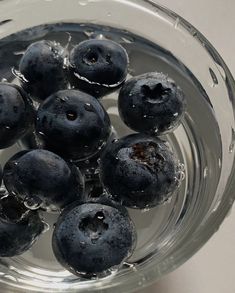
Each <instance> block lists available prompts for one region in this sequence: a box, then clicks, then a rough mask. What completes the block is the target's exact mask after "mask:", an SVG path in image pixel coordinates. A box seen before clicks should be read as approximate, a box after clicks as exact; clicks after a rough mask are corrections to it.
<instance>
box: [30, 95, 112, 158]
mask: <svg viewBox="0 0 235 293" xmlns="http://www.w3.org/2000/svg"><path fill="white" fill-rule="evenodd" d="M36 129H37V132H38V133H39V134H41V137H42V139H43V140H44V141H45V143H46V148H47V149H49V150H51V151H53V152H55V153H58V154H59V155H61V156H62V157H64V158H67V159H72V160H74V161H75V160H84V159H86V158H89V157H91V156H93V155H95V154H96V153H98V152H99V151H100V150H101V148H102V147H103V146H104V145H105V144H106V142H107V140H108V139H109V136H110V133H111V125H110V120H109V116H108V114H107V113H106V111H105V110H104V108H103V107H102V105H101V104H100V103H99V102H98V101H97V99H95V98H94V97H92V96H90V95H88V94H85V93H83V92H80V91H77V90H64V91H59V92H57V93H55V94H53V95H52V96H50V97H49V98H48V99H46V100H45V101H44V102H43V103H42V104H41V105H40V107H39V109H38V114H37V123H36Z"/></svg>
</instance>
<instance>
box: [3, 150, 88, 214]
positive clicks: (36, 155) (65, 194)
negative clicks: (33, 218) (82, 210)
mask: <svg viewBox="0 0 235 293" xmlns="http://www.w3.org/2000/svg"><path fill="white" fill-rule="evenodd" d="M3 180H4V184H5V186H6V188H7V190H8V192H10V193H11V194H13V195H16V196H17V197H19V198H20V199H22V200H23V201H24V202H25V205H26V206H27V207H29V208H32V209H36V208H39V207H40V206H43V207H45V208H46V207H47V208H48V209H50V208H53V209H54V208H63V207H64V206H65V205H67V204H69V203H71V202H73V201H75V200H79V199H80V198H82V196H83V178H82V176H81V173H80V171H79V169H77V168H76V167H75V166H73V165H69V164H67V163H66V162H65V161H64V160H63V159H62V158H60V157H59V156H57V155H56V154H53V153H51V152H49V151H46V150H40V149H38V150H33V151H28V152H27V151H26V152H21V153H20V154H19V155H15V156H14V157H13V158H12V159H10V160H9V161H8V162H7V163H6V165H5V167H4V171H3Z"/></svg>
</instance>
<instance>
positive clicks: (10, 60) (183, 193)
mask: <svg viewBox="0 0 235 293" xmlns="http://www.w3.org/2000/svg"><path fill="white" fill-rule="evenodd" d="M88 38H107V39H112V40H114V41H116V42H118V43H120V44H121V45H122V46H124V47H125V48H126V50H127V52H128V54H129V58H130V65H129V77H131V76H135V75H139V74H142V73H145V72H151V71H160V72H164V73H165V74H168V75H169V76H170V77H171V78H173V79H174V80H175V81H176V83H178V84H179V86H180V87H181V88H182V89H183V91H184V92H185V95H186V99H187V112H186V115H185V118H184V120H183V123H182V124H181V125H180V126H179V127H178V128H177V129H176V130H175V131H174V132H173V133H171V134H169V135H167V136H166V137H164V138H167V140H168V141H169V142H170V144H171V145H172V147H173V149H174V150H175V152H176V153H177V156H178V158H179V160H180V162H181V163H182V164H184V166H185V179H184V180H183V181H182V184H181V186H180V188H179V190H178V191H177V192H176V193H175V195H174V196H173V198H172V199H171V201H169V202H167V203H165V204H164V205H162V206H158V207H156V208H153V209H150V210H141V211H140V210H129V212H130V215H131V217H132V219H133V221H134V223H135V225H136V228H137V231H138V241H137V248H136V250H135V253H134V255H133V256H132V257H131V259H130V260H129V262H128V263H129V264H133V265H132V266H131V267H132V268H133V267H135V265H136V264H137V263H138V264H139V263H142V262H144V261H145V260H146V259H147V258H148V257H149V256H151V255H152V254H153V253H155V254H159V259H160V258H162V257H163V255H164V249H166V247H167V245H168V243H169V242H170V241H174V237H177V236H175V235H177V234H176V232H177V229H178V228H179V227H180V225H182V223H183V222H184V223H185V221H187V220H188V219H189V218H190V217H192V216H193V214H194V213H197V216H198V213H199V214H200V213H201V215H204V214H205V211H206V210H208V209H209V207H210V205H211V202H212V201H213V200H214V194H215V188H216V186H214V187H213V184H212V183H213V182H210V180H211V178H212V176H211V170H213V180H215V182H216V180H217V179H218V178H219V176H220V172H221V170H220V166H221V141H220V133H219V129H218V127H217V121H216V117H215V115H214V112H213V109H212V107H211V104H210V100H209V98H208V97H207V94H206V92H205V91H204V90H203V88H202V87H201V86H200V84H199V83H198V81H197V79H196V78H195V77H194V76H193V75H192V74H191V72H190V71H189V70H188V69H187V68H185V66H184V65H183V64H182V63H180V62H179V60H177V59H176V58H175V57H174V56H173V55H172V54H171V53H170V52H169V51H166V50H164V49H163V48H161V47H160V46H158V45H156V44H153V43H151V42H149V41H147V40H145V39H142V38H140V37H138V36H136V35H132V34H130V33H128V32H126V31H121V30H117V29H113V28H109V27H101V26H100V27H99V26H94V25H87V24H62V23H61V24H55V25H45V26H40V27H36V28H32V29H29V30H26V31H23V32H19V33H16V34H14V35H11V36H9V37H7V38H5V39H2V40H0V80H1V79H2V80H7V81H9V82H14V83H18V80H17V78H16V77H15V74H14V72H15V71H14V69H16V70H17V68H18V64H19V60H20V58H21V56H22V54H23V52H24V51H25V49H26V48H27V46H28V45H29V44H30V43H32V42H34V41H37V40H41V39H48V40H55V41H56V42H59V43H61V45H62V46H65V47H66V48H68V49H71V48H72V47H73V46H74V45H76V44H77V43H79V42H80V41H83V40H85V39H88ZM211 83H212V86H213V87H216V86H217V79H216V76H215V74H214V72H213V71H212V72H211ZM117 96H118V93H117V92H116V93H112V94H110V95H108V96H106V97H104V98H103V99H102V103H103V105H104V107H105V108H106V110H107V111H108V113H109V115H110V118H111V121H112V124H113V127H114V128H115V130H116V132H117V134H118V136H123V135H127V134H130V133H131V131H130V129H128V128H127V127H126V126H125V125H124V124H123V122H122V121H121V120H120V118H119V116H118V110H117ZM198 113H200V119H199V117H198ZM210 129H213V131H210ZM233 134H234V133H233ZM230 147H231V148H233V147H234V144H231V146H230ZM21 149H22V146H21V144H17V145H14V146H13V147H11V148H9V149H7V150H3V151H1V153H0V163H1V164H4V163H5V162H6V161H7V159H8V158H9V157H10V156H11V155H13V154H14V153H15V152H17V151H19V150H21ZM212 149H213V152H211V150H212ZM208 182H210V184H209V183H208ZM199 216H200V215H199ZM43 217H44V219H45V221H46V222H47V223H48V224H49V225H50V229H49V230H47V231H46V232H45V233H44V234H43V235H42V236H41V237H40V238H39V240H38V241H37V243H36V244H35V245H34V246H33V247H32V249H31V250H30V251H28V252H27V253H25V254H24V255H22V256H20V257H16V258H12V259H2V260H1V263H2V266H3V267H6V266H8V268H9V270H10V271H11V273H9V272H8V277H11V278H15V279H16V280H17V279H19V278H21V279H23V280H24V282H26V283H27V282H28V283H29V282H30V278H29V277H33V278H34V282H36V281H37V282H39V283H38V284H39V285H38V286H41V288H43V286H44V285H43V284H44V282H46V283H47V286H52V287H53V286H54V285H53V284H54V283H57V282H62V281H65V280H66V281H69V282H76V280H77V278H76V277H75V276H72V275H71V274H70V273H69V272H67V271H65V270H63V268H62V267H61V266H60V265H59V264H58V263H57V261H56V260H55V258H54V256H53V253H52V249H51V235H52V232H53V224H54V223H55V222H56V219H57V217H58V215H57V214H55V213H54V214H53V213H51V214H46V213H44V214H43ZM191 229H193V227H191ZM127 267H128V265H126V266H124V268H123V270H125V269H127ZM0 271H5V269H4V268H3V269H0ZM9 275H11V276H9ZM13 276H15V277H13ZM6 279H7V275H6ZM64 283H66V282H64ZM48 284H51V285H48Z"/></svg>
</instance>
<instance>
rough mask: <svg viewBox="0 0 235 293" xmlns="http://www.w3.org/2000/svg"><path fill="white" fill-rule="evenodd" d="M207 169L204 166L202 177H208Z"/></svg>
mask: <svg viewBox="0 0 235 293" xmlns="http://www.w3.org/2000/svg"><path fill="white" fill-rule="evenodd" d="M208 172H209V168H208V167H207V166H206V167H205V168H204V171H203V177H204V178H206V177H207V176H208Z"/></svg>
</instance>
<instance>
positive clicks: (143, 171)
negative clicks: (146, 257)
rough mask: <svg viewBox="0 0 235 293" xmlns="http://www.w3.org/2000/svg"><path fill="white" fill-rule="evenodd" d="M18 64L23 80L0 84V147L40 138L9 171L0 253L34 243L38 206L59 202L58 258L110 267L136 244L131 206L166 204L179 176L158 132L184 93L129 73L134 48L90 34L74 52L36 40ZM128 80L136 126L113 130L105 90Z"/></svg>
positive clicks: (176, 117)
mask: <svg viewBox="0 0 235 293" xmlns="http://www.w3.org/2000/svg"><path fill="white" fill-rule="evenodd" d="M19 72H20V74H19V77H20V82H21V86H17V85H14V84H9V83H3V82H2V83H0V126H1V127H0V148H1V149H3V148H7V147H9V146H11V145H13V144H14V143H16V142H17V141H18V140H27V141H30V138H32V137H33V138H34V140H35V139H36V141H37V144H34V143H33V140H31V142H30V143H31V148H30V149H26V150H23V151H21V152H19V153H17V154H15V155H14V156H13V157H12V158H10V159H9V160H8V162H7V163H6V164H5V166H4V169H3V172H2V171H1V175H2V176H1V177H3V182H4V186H5V188H6V190H7V195H6V194H5V195H4V196H3V197H2V198H1V200H0V256H8V257H11V256H15V255H18V254H21V253H23V252H25V251H26V250H27V249H29V248H30V247H31V245H32V244H33V243H34V241H35V240H36V239H37V237H38V236H39V235H40V233H42V231H43V229H44V224H43V221H42V220H41V218H40V216H39V213H38V211H40V210H44V211H51V210H55V209H56V210H59V211H62V214H61V215H60V217H59V219H58V222H57V223H56V226H55V229H54V233H53V239H52V246H53V251H54V253H55V256H56V258H57V259H58V261H59V262H60V263H61V264H62V265H63V266H64V267H65V268H67V269H68V270H69V271H71V272H72V273H74V274H76V275H80V276H81V275H83V276H86V277H91V276H102V275H103V274H106V273H107V271H109V270H110V269H113V268H117V267H118V266H120V264H121V263H122V262H123V261H124V260H126V259H127V258H128V257H129V256H130V255H131V254H132V253H133V250H134V248H135V242H136V231H135V228H134V225H133V223H132V221H131V219H130V218H129V215H128V212H127V210H126V209H125V207H130V208H139V209H144V208H150V207H153V206H156V205H158V204H161V203H163V202H165V201H166V200H168V199H169V198H170V197H171V196H172V194H173V192H174V191H175V189H176V188H177V185H178V184H179V178H178V177H179V173H180V172H179V169H180V168H179V163H178V162H177V159H176V157H175V156H174V154H173V153H172V151H171V150H170V148H169V146H168V145H167V143H166V142H165V141H163V140H161V139H160V138H158V135H160V134H163V133H166V132H168V131H170V130H172V129H173V128H175V127H176V126H177V125H178V124H179V122H180V120H181V118H182V115H183V113H184V110H185V98H184V95H183V93H182V91H181V89H180V88H179V87H178V86H176V84H175V83H174V81H173V80H171V79H170V78H168V77H167V76H165V75H164V74H162V73H157V72H155V73H146V74H143V75H141V76H137V77H134V78H131V79H129V80H128V81H126V82H125V80H126V77H127V73H128V55H127V53H126V51H125V49H124V48H122V47H121V46H120V45H119V44H117V43H115V42H113V41H109V40H97V39H92V40H87V41H84V42H81V43H80V44H78V45H77V46H75V47H74V48H73V50H72V51H71V52H70V53H68V52H67V49H65V48H62V47H61V46H60V45H59V44H57V43H55V42H52V41H39V42H36V43H33V44H31V45H30V46H29V47H28V48H27V50H26V52H25V53H24V55H23V57H22V59H21V61H20V64H19ZM120 87H121V90H120V92H119V98H118V108H119V113H120V117H121V118H122V120H123V121H124V123H125V124H126V125H127V126H128V127H129V128H131V129H132V130H134V131H135V132H137V133H135V134H132V135H129V136H126V137H122V138H120V139H115V138H114V137H113V134H112V126H111V122H110V119H109V115H108V114H107V112H106V111H105V109H104V108H103V106H102V104H101V103H100V102H99V99H98V98H102V97H103V96H104V95H106V94H108V93H110V92H112V91H115V90H117V89H119V88H120ZM77 89H79V90H77ZM31 98H32V99H34V100H36V101H37V102H39V106H38V107H36V106H35V105H36V104H33V102H32V100H31ZM37 105H38V104H37ZM87 169H89V170H90V171H89V172H88V173H86V170H87ZM91 170H93V171H91ZM97 170H98V171H97Z"/></svg>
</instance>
